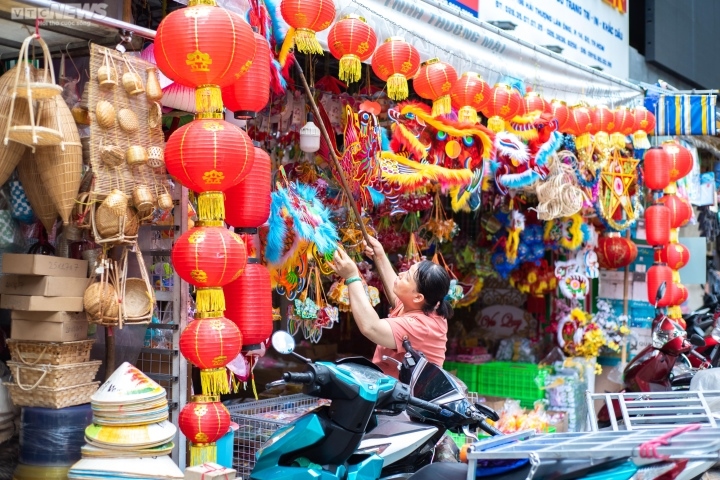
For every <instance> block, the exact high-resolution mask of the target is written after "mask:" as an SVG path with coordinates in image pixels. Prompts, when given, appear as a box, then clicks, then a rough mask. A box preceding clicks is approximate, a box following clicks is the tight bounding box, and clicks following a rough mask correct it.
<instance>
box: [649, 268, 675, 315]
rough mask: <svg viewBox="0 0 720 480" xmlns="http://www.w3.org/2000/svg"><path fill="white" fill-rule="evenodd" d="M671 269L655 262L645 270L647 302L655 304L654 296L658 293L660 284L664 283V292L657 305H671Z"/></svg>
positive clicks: (661, 306)
mask: <svg viewBox="0 0 720 480" xmlns="http://www.w3.org/2000/svg"><path fill="white" fill-rule="evenodd" d="M672 280H673V271H672V269H671V268H670V267H668V266H667V265H664V264H655V265H653V266H652V267H650V268H649V269H648V272H647V293H648V302H650V304H652V305H655V297H656V295H657V293H658V289H659V288H660V285H662V284H663V283H665V294H664V295H663V296H662V297H661V298H660V300H659V301H658V304H657V306H658V307H660V308H665V307H669V306H670V305H672V302H673V300H674V298H673V296H674V295H673V289H672Z"/></svg>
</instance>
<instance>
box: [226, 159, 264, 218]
mask: <svg viewBox="0 0 720 480" xmlns="http://www.w3.org/2000/svg"><path fill="white" fill-rule="evenodd" d="M271 171H272V160H270V156H269V155H268V154H267V153H266V152H265V150H263V149H262V148H258V147H255V161H254V163H253V168H252V170H251V171H250V174H249V175H248V176H247V178H246V179H245V180H244V181H242V182H240V183H239V184H238V185H236V186H234V187H233V188H231V189H230V190H228V191H227V192H225V215H226V217H225V221H226V222H227V224H228V225H232V226H233V227H237V228H257V227H259V226H260V225H262V224H263V223H265V222H266V221H267V219H268V216H270V185H271V183H272V178H271V173H272V172H271Z"/></svg>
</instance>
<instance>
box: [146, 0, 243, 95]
mask: <svg viewBox="0 0 720 480" xmlns="http://www.w3.org/2000/svg"><path fill="white" fill-rule="evenodd" d="M211 1H212V0H202V2H201V1H199V0H190V2H189V3H188V7H187V8H180V9H177V10H175V11H174V12H172V13H170V14H169V15H168V16H166V17H165V18H164V19H163V20H162V22H160V25H158V28H157V32H156V34H155V61H156V62H157V66H158V68H159V69H160V71H161V72H162V73H163V74H165V76H167V77H168V78H170V79H171V80H173V81H175V82H177V83H179V84H181V85H185V86H187V87H193V88H194V87H199V86H201V85H202V86H205V85H216V86H218V87H224V86H227V85H230V84H231V83H232V82H234V81H235V80H236V79H237V78H239V77H240V76H242V75H243V74H244V73H245V72H246V71H247V70H248V69H249V68H250V66H251V64H252V62H253V59H254V58H255V39H254V37H253V31H252V28H250V25H248V24H247V22H246V21H245V20H244V19H243V18H242V17H241V16H240V15H238V14H236V13H233V12H231V11H230V10H226V9H224V8H220V7H217V6H211V5H208V3H210V2H211ZM212 3H213V4H214V2H212ZM218 32H222V34H219V33H218ZM218 93H219V92H218Z"/></svg>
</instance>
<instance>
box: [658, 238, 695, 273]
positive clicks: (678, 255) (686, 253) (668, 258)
mask: <svg viewBox="0 0 720 480" xmlns="http://www.w3.org/2000/svg"><path fill="white" fill-rule="evenodd" d="M655 261H656V262H658V263H665V264H667V266H668V267H670V268H672V269H673V270H680V269H681V268H683V267H684V266H685V265H687V263H688V262H689V261H690V250H688V248H687V247H686V246H685V245H683V244H682V243H669V244H667V245H665V246H664V247H663V248H662V249H659V250H657V251H656V252H655Z"/></svg>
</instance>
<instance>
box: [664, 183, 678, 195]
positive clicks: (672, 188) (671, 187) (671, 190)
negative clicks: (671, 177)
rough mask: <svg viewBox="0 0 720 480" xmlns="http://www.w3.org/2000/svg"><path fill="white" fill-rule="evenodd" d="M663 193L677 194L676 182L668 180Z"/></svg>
mask: <svg viewBox="0 0 720 480" xmlns="http://www.w3.org/2000/svg"><path fill="white" fill-rule="evenodd" d="M663 193H664V194H666V195H677V182H670V183H669V184H668V186H667V187H665V190H663Z"/></svg>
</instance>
